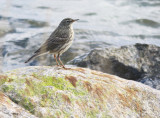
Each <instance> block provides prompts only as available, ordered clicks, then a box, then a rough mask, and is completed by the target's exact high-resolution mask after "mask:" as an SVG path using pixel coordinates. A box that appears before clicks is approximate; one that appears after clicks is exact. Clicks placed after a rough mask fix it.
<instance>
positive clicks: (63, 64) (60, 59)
mask: <svg viewBox="0 0 160 118" xmlns="http://www.w3.org/2000/svg"><path fill="white" fill-rule="evenodd" d="M57 57H58V60H59V62H60V63H61V65H62V67H63V68H65V66H64V64H63V62H62V61H61V58H60V54H58V56H57Z"/></svg>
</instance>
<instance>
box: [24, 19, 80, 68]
mask: <svg viewBox="0 0 160 118" xmlns="http://www.w3.org/2000/svg"><path fill="white" fill-rule="evenodd" d="M77 20H78V19H75V20H73V19H71V18H65V19H63V20H62V21H61V23H60V24H59V26H58V27H57V28H56V29H55V31H54V32H53V33H52V34H51V35H50V37H49V38H48V39H47V40H46V42H45V43H44V44H43V45H42V46H41V47H40V48H39V49H38V50H37V51H35V53H34V55H33V56H32V57H30V58H29V59H28V60H27V61H26V62H25V63H27V62H29V61H30V60H31V59H33V58H34V57H37V56H39V55H41V54H44V53H47V52H49V53H52V54H54V58H55V60H56V63H57V65H59V63H58V61H57V58H58V60H59V62H60V63H61V65H62V66H63V67H64V65H63V63H62V61H61V59H60V55H61V54H63V53H64V52H65V51H66V50H68V48H69V47H70V46H71V45H72V42H73V38H74V31H73V28H72V23H73V22H75V21H77Z"/></svg>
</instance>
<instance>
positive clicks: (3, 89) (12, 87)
mask: <svg viewBox="0 0 160 118" xmlns="http://www.w3.org/2000/svg"><path fill="white" fill-rule="evenodd" d="M13 89H14V86H13V85H5V86H3V87H2V91H3V92H10V91H12V90H13Z"/></svg>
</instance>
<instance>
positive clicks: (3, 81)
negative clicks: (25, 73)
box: [0, 78, 7, 86]
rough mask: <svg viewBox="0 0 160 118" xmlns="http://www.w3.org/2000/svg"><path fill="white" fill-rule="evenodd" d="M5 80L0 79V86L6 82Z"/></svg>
mask: <svg viewBox="0 0 160 118" xmlns="http://www.w3.org/2000/svg"><path fill="white" fill-rule="evenodd" d="M6 81H7V80H6V79H5V78H4V79H0V86H1V85H2V84H4V83H5V82H6Z"/></svg>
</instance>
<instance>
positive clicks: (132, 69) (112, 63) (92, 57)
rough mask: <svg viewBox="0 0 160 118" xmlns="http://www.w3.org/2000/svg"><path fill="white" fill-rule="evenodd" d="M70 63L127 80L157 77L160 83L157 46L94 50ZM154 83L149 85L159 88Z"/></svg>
mask: <svg viewBox="0 0 160 118" xmlns="http://www.w3.org/2000/svg"><path fill="white" fill-rule="evenodd" d="M69 63H71V64H74V65H77V66H80V67H88V68H91V69H94V70H99V71H102V72H106V73H110V74H114V75H117V76H120V77H123V78H126V79H132V80H139V81H141V79H143V82H144V79H145V78H146V77H149V78H155V77H156V78H157V79H158V80H159V81H160V73H159V72H160V68H159V67H160V47H158V46H155V45H148V44H135V45H129V46H122V47H119V48H115V47H112V48H104V49H102V48H101V49H100V48H99V49H94V50H92V51H91V52H89V53H88V54H85V55H82V56H79V57H77V58H75V59H73V60H72V61H71V62H69ZM157 79H156V80H157ZM147 80H148V79H146V81H147ZM152 80H154V79H152ZM141 82H142V81H141ZM144 83H146V82H144ZM153 83H154V85H151V84H149V85H151V86H152V87H154V88H157V86H158V83H157V82H153ZM158 88H159V87H158Z"/></svg>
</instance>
